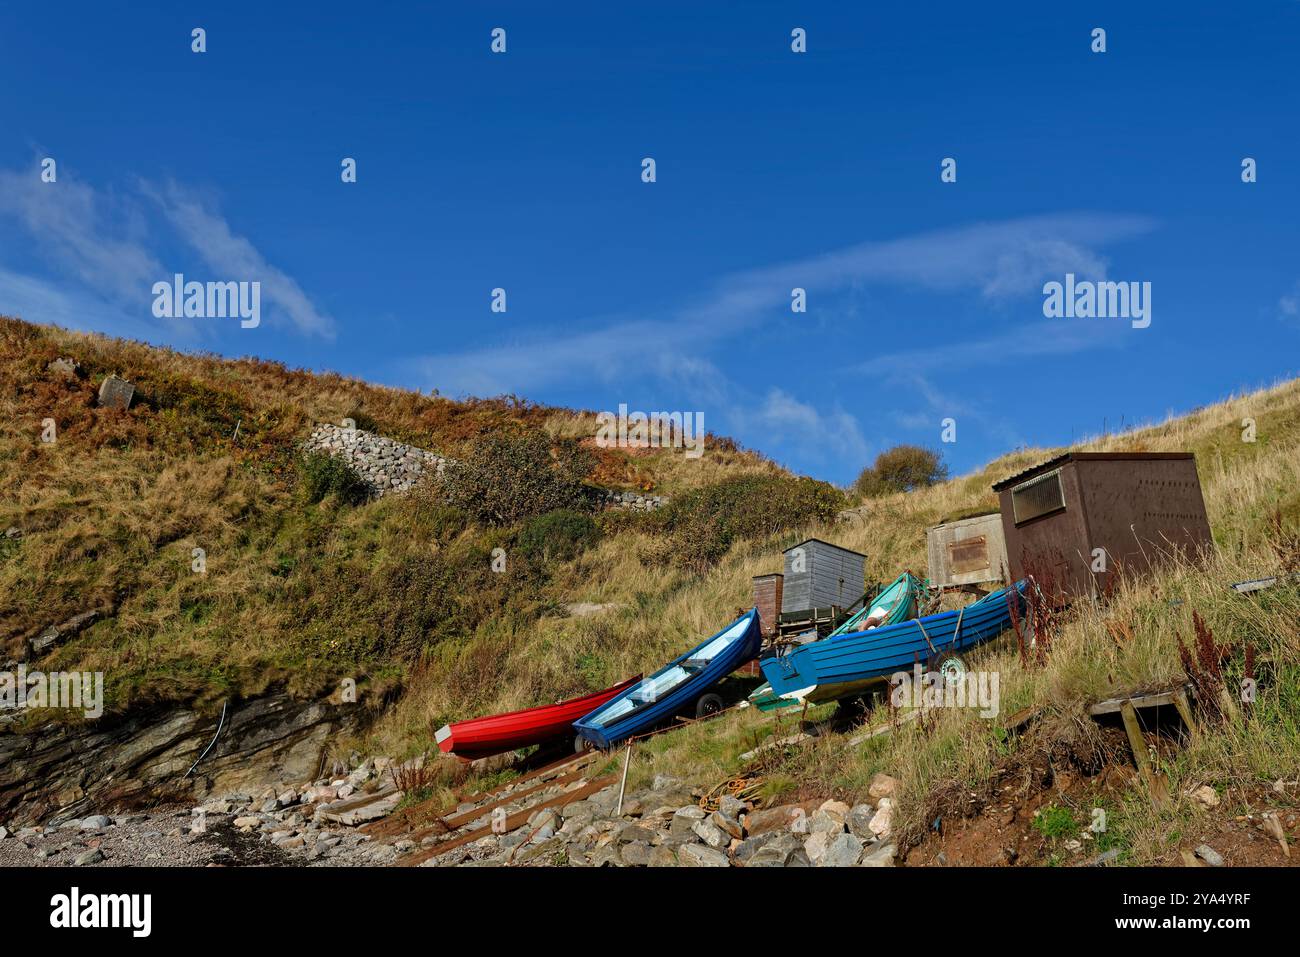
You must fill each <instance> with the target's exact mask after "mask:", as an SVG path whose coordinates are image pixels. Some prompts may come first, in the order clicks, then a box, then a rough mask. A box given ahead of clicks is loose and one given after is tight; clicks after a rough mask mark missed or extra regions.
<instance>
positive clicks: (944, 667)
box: [934, 652, 970, 688]
mask: <svg viewBox="0 0 1300 957" xmlns="http://www.w3.org/2000/svg"><path fill="white" fill-rule="evenodd" d="M934 670H935V671H937V672H939V678H940V680H942V681H943V683H944V684H945V685H947V686H948V687H950V688H953V687H956V686H957V685H959V684H961V683H962V682H963V681H965V680H966V674H967V672H968V671H969V670H970V669H968V668H967V667H966V659H964V658H963V657H962V656H961V655H959V654H957V653H956V652H947V653H946V654H942V655H940V656H939V661H938V664H937V665H936V666H935V669H934Z"/></svg>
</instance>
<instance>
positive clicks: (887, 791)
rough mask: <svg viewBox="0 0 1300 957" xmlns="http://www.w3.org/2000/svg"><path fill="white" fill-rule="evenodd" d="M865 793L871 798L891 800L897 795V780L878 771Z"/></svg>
mask: <svg viewBox="0 0 1300 957" xmlns="http://www.w3.org/2000/svg"><path fill="white" fill-rule="evenodd" d="M867 793H868V794H870V795H871V796H872V797H873V798H892V797H894V796H895V795H896V794H897V793H898V779H897V778H894V777H891V776H890V775H888V774H885V773H883V772H879V771H878V772H876V774H875V776H874V777H873V778H872V779H871V785H870V786H869V787H868V788H867Z"/></svg>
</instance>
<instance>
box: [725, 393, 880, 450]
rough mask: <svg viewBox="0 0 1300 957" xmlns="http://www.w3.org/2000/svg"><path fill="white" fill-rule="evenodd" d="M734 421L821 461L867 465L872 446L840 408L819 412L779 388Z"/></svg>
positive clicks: (736, 411) (738, 411) (741, 409)
mask: <svg viewBox="0 0 1300 957" xmlns="http://www.w3.org/2000/svg"><path fill="white" fill-rule="evenodd" d="M731 418H732V419H733V420H734V421H735V424H736V425H739V426H741V427H743V428H745V429H747V430H751V431H754V432H758V433H760V434H761V435H763V437H764V440H765V443H766V442H773V443H774V444H779V445H781V446H784V447H786V448H789V449H793V450H796V451H798V452H800V453H801V454H802V455H805V456H807V457H809V458H812V459H814V460H817V461H829V460H832V459H837V460H846V461H849V462H860V463H862V464H863V465H865V464H866V458H867V454H868V452H869V451H870V448H871V447H870V444H869V443H868V442H867V440H866V439H865V438H864V437H863V435H862V430H861V428H859V426H858V420H857V419H855V418H854V417H853V416H852V415H850V414H849V413H848V412H845V411H844V410H843V409H841V408H839V407H838V406H836V407H834V408H832V409H830V410H829V411H826V412H822V411H819V410H818V409H817V408H815V407H814V406H812V405H810V404H808V403H807V402H801V401H800V400H798V399H796V398H795V397H794V396H792V395H790V394H789V393H788V392H785V391H784V390H782V389H779V388H772V389H770V390H768V392H767V395H766V396H764V397H763V399H762V401H761V402H760V403H758V404H757V405H756V406H754V407H752V408H750V407H745V406H742V407H739V408H737V409H734V410H733V411H732V414H731Z"/></svg>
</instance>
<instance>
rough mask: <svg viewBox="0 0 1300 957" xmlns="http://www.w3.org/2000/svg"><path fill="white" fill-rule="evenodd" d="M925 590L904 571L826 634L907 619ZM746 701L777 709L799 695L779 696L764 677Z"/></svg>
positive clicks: (795, 700)
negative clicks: (867, 624)
mask: <svg viewBox="0 0 1300 957" xmlns="http://www.w3.org/2000/svg"><path fill="white" fill-rule="evenodd" d="M926 590H927V586H926V583H923V582H921V581H920V580H918V579H917V578H916V577H915V576H913V575H912V573H911V572H903V574H901V575H899V576H898V577H897V578H895V579H894V580H893V581H892V582H890V584H889V585H888V586H886V587H885V588H884V589H883V590H882V591H881V592H880V594H879V595H877V596H876V597H875V598H874V599H873V600H872V601H870V602H867V603H866V604H864V605H863V606H862V608H861V609H859V610H858V611H857V612H856V613H855V614H853V615H851V616H850V617H849V618H848V619H847V620H845V621H844V622H842V623H841V624H840V626H839V627H838V628H836V629H835V630H834V631H832V632H831V633H830V635H828V636H827V637H829V638H834V637H836V636H838V635H846V634H849V633H850V632H855V631H862V630H863V626H864V625H865V624H866V622H868V621H871V620H872V619H876V620H877V624H875V625H872V626H870V627H872V628H877V627H882V626H884V625H893V624H896V623H897V622H900V621H907V620H908V619H909V618H913V617H915V615H916V609H917V603H918V602H919V601H920V597H921V595H922V594H923V593H924V592H925V591H926ZM749 703H750V704H751V705H753V706H754V707H755V708H758V709H759V710H760V711H776V710H779V709H780V708H792V707H794V706H795V705H798V704H801V703H802V702H801V701H800V700H799V699H798V698H783V697H781V696H780V695H779V694H777V693H776V692H775V691H773V690H772V685H771V683H770V682H766V681H765V682H763V683H762V684H761V685H759V686H758V687H757V688H755V689H754V691H753V692H752V693H751V694H750V696H749Z"/></svg>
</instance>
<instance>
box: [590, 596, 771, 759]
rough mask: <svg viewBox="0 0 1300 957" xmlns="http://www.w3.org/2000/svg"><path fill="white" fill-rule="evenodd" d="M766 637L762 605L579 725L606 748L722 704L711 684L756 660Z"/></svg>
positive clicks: (709, 711) (592, 741) (595, 741)
mask: <svg viewBox="0 0 1300 957" xmlns="http://www.w3.org/2000/svg"><path fill="white" fill-rule="evenodd" d="M762 640H763V638H762V629H761V626H760V623H759V618H758V609H757V608H752V609H750V610H749V611H748V612H746V613H745V614H743V615H741V616H740V617H739V618H737V619H736V620H735V621H733V622H732V623H731V624H730V625H728V626H727V627H726V628H724V629H722V631H720V632H718V633H717V634H716V635H714V636H713V637H712V638H710V639H709V640H708V641H706V642H704V643H703V644H701V645H698V646H697V647H695V648H692V649H691V650H690V651H688V652H686V653H685V654H684V655H681V656H680V657H678V658H674V659H673V660H672V661H670V662H669V663H668V664H667V665H665V666H664V667H663V668H661V669H660V670H658V671H656V672H655V673H654V674H652V675H651V676H650V677H649V678H646V679H645V680H644V681H641V682H638V683H637V684H636V686H635V687H632V688H629V689H628V690H626V691H624V692H623V693H622V694H620V695H618V696H617V697H616V698H614V699H613V700H612V701H610V702H609V703H607V704H605V705H602V706H601V707H599V708H597V709H596V710H595V711H593V712H591V714H589V715H587V716H586V717H584V718H582V719H581V720H579V721H575V722H574V723H573V727H574V729H575V730H576V731H577V732H578V734H579V735H581V736H582V738H583V739H584V740H586V741H589V742H591V744H593V745H594V746H596V747H598V748H602V749H603V748H610V747H613V746H614V745H615V744H618V743H619V742H620V741H624V740H626V739H627V738H630V737H632V736H633V735H634V734H637V733H639V732H641V731H644V730H647V729H649V728H652V727H654V726H655V725H656V724H659V723H660V722H661V721H664V720H667V719H668V718H672V717H674V716H675V715H679V714H682V713H683V712H687V711H689V712H690V715H691V716H692V717H704V716H705V715H707V714H709V713H711V712H713V711H716V710H718V709H719V708H721V706H722V699H721V698H719V697H718V696H717V695H716V694H712V693H710V689H711V688H713V686H714V685H716V684H717V683H718V682H719V681H721V680H722V679H723V678H725V677H726V676H727V675H729V674H731V672H733V671H735V670H736V669H737V668H738V667H740V666H741V665H743V664H744V663H745V662H747V661H750V660H752V659H753V658H754V656H755V655H757V654H758V649H759V646H760V645H761V644H762Z"/></svg>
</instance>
